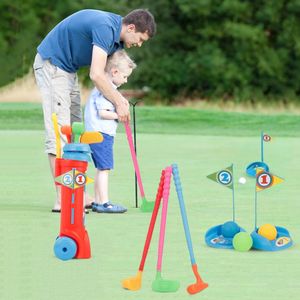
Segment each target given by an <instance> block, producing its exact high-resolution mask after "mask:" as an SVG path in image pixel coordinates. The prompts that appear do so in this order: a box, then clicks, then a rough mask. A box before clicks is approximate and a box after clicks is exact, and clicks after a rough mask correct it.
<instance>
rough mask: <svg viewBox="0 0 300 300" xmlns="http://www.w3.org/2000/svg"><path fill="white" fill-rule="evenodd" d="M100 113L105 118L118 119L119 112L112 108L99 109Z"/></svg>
mask: <svg viewBox="0 0 300 300" xmlns="http://www.w3.org/2000/svg"><path fill="white" fill-rule="evenodd" d="M98 114H99V117H100V118H101V119H104V120H118V114H117V113H115V112H113V111H110V110H106V109H100V110H98Z"/></svg>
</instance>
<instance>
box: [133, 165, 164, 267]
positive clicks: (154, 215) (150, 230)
mask: <svg viewBox="0 0 300 300" xmlns="http://www.w3.org/2000/svg"><path fill="white" fill-rule="evenodd" d="M164 179H165V170H162V172H161V176H160V181H159V185H158V189H157V193H156V199H155V204H154V208H153V212H152V215H151V220H150V224H149V228H148V232H147V236H146V241H145V245H144V249H143V254H142V259H141V262H140V266H139V271H143V270H144V265H145V261H146V257H147V254H148V250H149V246H150V242H151V239H152V234H153V230H154V226H155V223H156V219H157V214H158V211H159V207H160V203H161V198H162V193H163V185H164Z"/></svg>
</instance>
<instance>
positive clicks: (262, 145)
mask: <svg viewBox="0 0 300 300" xmlns="http://www.w3.org/2000/svg"><path fill="white" fill-rule="evenodd" d="M260 155H261V161H262V162H263V161H264V133H263V131H262V132H261V134H260Z"/></svg>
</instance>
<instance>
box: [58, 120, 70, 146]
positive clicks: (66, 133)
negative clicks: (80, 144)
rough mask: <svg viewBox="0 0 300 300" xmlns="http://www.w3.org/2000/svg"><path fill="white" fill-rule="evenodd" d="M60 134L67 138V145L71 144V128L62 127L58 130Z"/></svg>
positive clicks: (67, 126)
mask: <svg viewBox="0 0 300 300" xmlns="http://www.w3.org/2000/svg"><path fill="white" fill-rule="evenodd" d="M60 131H61V133H62V134H64V135H65V136H66V137H67V140H68V143H69V144H70V143H71V136H72V127H71V126H69V125H64V126H62V127H61V128H60Z"/></svg>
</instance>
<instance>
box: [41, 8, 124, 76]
mask: <svg viewBox="0 0 300 300" xmlns="http://www.w3.org/2000/svg"><path fill="white" fill-rule="evenodd" d="M121 28H122V17H121V16H119V15H116V14H113V13H109V12H105V11H100V10H94V9H84V10H80V11H78V12H76V13H74V14H73V15H71V16H69V17H67V18H66V19H64V20H63V21H61V22H60V23H59V24H57V25H56V26H55V27H54V28H53V29H52V30H51V31H50V32H49V33H48V35H47V36H46V37H45V39H44V40H43V41H42V42H41V44H40V45H39V46H38V48H37V51H38V53H39V54H40V55H41V56H42V58H43V59H45V60H46V59H49V60H50V61H51V63H52V64H53V65H56V66H58V67H59V68H61V69H63V70H65V71H67V72H70V73H73V72H76V71H77V70H78V69H79V68H80V67H82V66H90V65H91V61H92V50H93V45H96V46H98V47H100V48H101V49H103V50H104V51H105V52H106V53H107V55H111V54H113V53H114V52H115V51H116V50H118V49H122V48H123V47H124V46H123V42H121V41H120V34H121Z"/></svg>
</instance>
